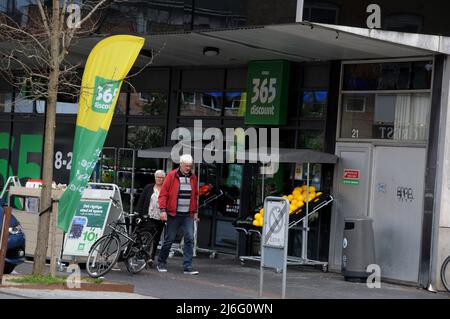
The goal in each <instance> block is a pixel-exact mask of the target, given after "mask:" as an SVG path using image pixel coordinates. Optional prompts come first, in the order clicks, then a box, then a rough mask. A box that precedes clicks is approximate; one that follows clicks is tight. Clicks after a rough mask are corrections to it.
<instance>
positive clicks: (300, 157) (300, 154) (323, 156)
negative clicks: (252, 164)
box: [138, 146, 338, 164]
mask: <svg viewBox="0 0 450 319" xmlns="http://www.w3.org/2000/svg"><path fill="white" fill-rule="evenodd" d="M171 151H172V147H171V146H165V147H156V148H150V149H146V150H139V151H138V157H141V158H154V159H170V158H171V155H170V153H171ZM278 154H279V162H280V163H299V164H301V163H321V164H336V163H337V161H338V157H337V156H336V155H334V154H329V153H324V152H318V151H313V150H309V149H293V148H280V149H279V151H278ZM249 158H258V151H255V150H249V151H247V152H246V159H249Z"/></svg>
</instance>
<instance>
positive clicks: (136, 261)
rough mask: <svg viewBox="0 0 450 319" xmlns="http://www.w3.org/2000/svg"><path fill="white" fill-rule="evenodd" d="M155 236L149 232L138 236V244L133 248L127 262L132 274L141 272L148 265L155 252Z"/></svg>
mask: <svg viewBox="0 0 450 319" xmlns="http://www.w3.org/2000/svg"><path fill="white" fill-rule="evenodd" d="M154 236H155V235H154V234H152V233H151V232H149V231H146V230H144V231H140V232H139V233H138V234H136V237H135V240H136V243H135V244H133V246H132V247H131V251H130V252H129V254H128V258H127V261H126V263H125V264H126V266H127V270H128V271H129V272H130V273H132V274H137V273H139V272H141V271H142V270H143V269H144V268H145V266H146V265H147V261H148V260H149V259H150V257H151V255H152V251H153V238H154Z"/></svg>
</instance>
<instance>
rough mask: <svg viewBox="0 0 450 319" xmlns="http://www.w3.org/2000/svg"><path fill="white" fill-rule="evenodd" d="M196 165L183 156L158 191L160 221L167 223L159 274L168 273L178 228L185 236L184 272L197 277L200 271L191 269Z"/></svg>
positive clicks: (196, 218)
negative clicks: (171, 251) (168, 264)
mask: <svg viewBox="0 0 450 319" xmlns="http://www.w3.org/2000/svg"><path fill="white" fill-rule="evenodd" d="M193 162H194V161H193V159H192V156H191V155H189V154H184V155H182V156H181V157H180V167H179V168H177V169H174V170H173V171H171V172H170V173H169V174H168V175H167V177H166V179H165V180H164V184H163V185H162V188H161V191H160V192H159V197H158V204H159V209H160V210H161V220H166V221H167V224H166V230H165V235H164V243H163V245H162V247H161V251H160V253H159V256H158V265H157V269H158V271H159V272H167V268H166V262H167V257H168V256H169V252H170V248H171V247H172V244H173V242H174V241H175V238H176V235H177V232H178V229H179V228H181V229H182V231H183V237H184V247H183V268H184V273H185V274H189V275H197V274H198V271H196V270H194V269H192V256H193V254H194V221H197V220H198V211H197V210H198V201H197V198H198V188H197V176H195V174H193V173H192V172H191V170H192V166H193Z"/></svg>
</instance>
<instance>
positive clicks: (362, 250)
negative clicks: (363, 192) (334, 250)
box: [342, 217, 375, 282]
mask: <svg viewBox="0 0 450 319" xmlns="http://www.w3.org/2000/svg"><path fill="white" fill-rule="evenodd" d="M372 224H373V220H372V219H370V218H367V217H355V218H346V219H345V223H344V240H343V242H342V274H343V275H344V279H345V280H347V281H360V282H361V281H365V280H367V277H368V276H369V275H370V273H367V272H366V270H367V266H368V265H371V264H375V240H374V235H373V226H372Z"/></svg>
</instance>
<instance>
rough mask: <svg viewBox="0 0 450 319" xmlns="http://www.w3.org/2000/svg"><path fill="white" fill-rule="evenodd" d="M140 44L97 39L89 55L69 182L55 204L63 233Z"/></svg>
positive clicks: (131, 40)
mask: <svg viewBox="0 0 450 319" xmlns="http://www.w3.org/2000/svg"><path fill="white" fill-rule="evenodd" d="M143 45H144V38H140V37H135V36H129V35H116V36H111V37H108V38H106V39H104V40H102V41H100V42H99V43H98V44H97V45H96V46H95V47H94V48H93V49H92V51H91V53H90V54H89V57H88V59H87V62H86V66H85V69H84V73H83V79H82V84H81V87H82V88H81V94H80V99H79V107H78V116H77V125H76V130H75V141H74V144H73V159H72V170H71V172H70V184H69V186H68V187H67V189H66V190H65V192H64V194H63V195H62V197H61V199H60V201H59V206H58V227H59V228H61V229H62V230H64V231H65V232H67V231H68V229H69V227H70V223H71V222H72V218H73V216H74V214H75V212H76V210H77V207H78V205H79V203H80V199H81V196H82V195H83V191H84V189H85V187H86V185H87V183H88V182H89V179H90V177H91V175H92V171H93V170H94V167H95V165H96V163H97V161H98V159H99V156H100V153H101V150H102V148H103V144H104V142H105V139H106V135H107V134H108V130H109V126H110V124H111V120H112V117H113V114H114V107H115V105H116V102H117V99H118V97H119V92H120V87H121V86H122V81H123V79H124V78H125V77H126V75H127V74H128V72H129V71H130V69H131V67H132V66H133V64H134V62H135V61H136V59H137V56H138V54H139V51H140V50H141V49H142V46H143Z"/></svg>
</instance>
